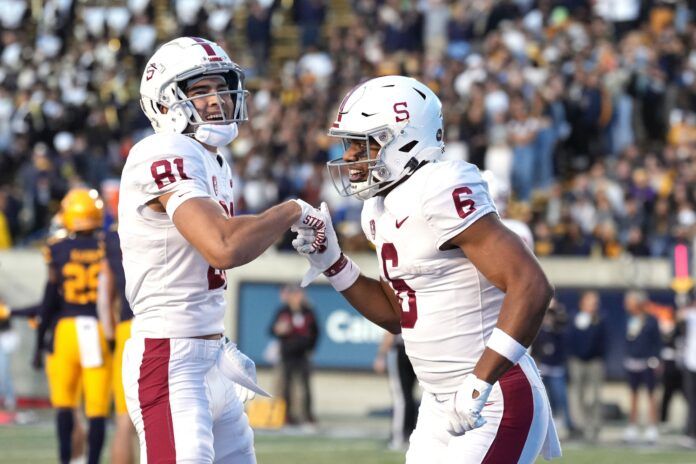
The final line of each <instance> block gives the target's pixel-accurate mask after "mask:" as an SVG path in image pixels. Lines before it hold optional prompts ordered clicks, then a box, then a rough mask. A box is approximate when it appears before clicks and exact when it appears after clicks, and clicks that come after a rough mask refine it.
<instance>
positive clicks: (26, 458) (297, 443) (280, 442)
mask: <svg viewBox="0 0 696 464" xmlns="http://www.w3.org/2000/svg"><path fill="white" fill-rule="evenodd" d="M356 432H359V431H356ZM332 435H333V434H332V433H331V432H328V433H326V432H324V431H320V432H318V433H315V434H302V433H292V434H285V433H265V432H260V433H257V436H256V450H257V457H258V462H259V463H260V464H324V463H326V464H397V463H403V462H404V459H403V454H402V453H399V452H395V451H388V450H386V449H385V441H384V439H382V438H381V437H380V438H356V437H339V436H332ZM564 453H565V456H564V457H563V458H562V459H561V460H558V461H555V462H563V463H572V464H687V463H692V464H693V463H696V451H689V450H679V449H673V450H668V449H665V448H661V447H638V448H635V449H630V448H626V447H623V446H619V445H612V444H603V445H601V446H588V445H583V444H580V443H570V444H566V445H564ZM103 457H104V459H103V460H102V462H105V463H106V462H108V458H107V453H106V452H105V453H104V455H103ZM56 461H57V453H56V440H55V437H54V433H53V429H52V427H51V424H50V423H47V422H42V423H39V424H32V425H22V426H0V463H2V464H15V463H16V464H20V463H21V464H26V463H31V464H34V463H35V464H42V463H45V464H48V463H55V462H56ZM539 462H546V461H543V460H539Z"/></svg>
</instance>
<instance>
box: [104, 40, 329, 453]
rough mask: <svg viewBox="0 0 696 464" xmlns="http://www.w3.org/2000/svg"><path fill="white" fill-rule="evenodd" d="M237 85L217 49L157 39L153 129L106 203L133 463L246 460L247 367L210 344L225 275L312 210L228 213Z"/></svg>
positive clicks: (249, 440) (242, 115) (149, 73)
mask: <svg viewBox="0 0 696 464" xmlns="http://www.w3.org/2000/svg"><path fill="white" fill-rule="evenodd" d="M243 84H244V74H243V72H242V70H241V69H240V68H239V66H237V64H235V63H234V62H232V61H231V60H230V58H229V57H228V56H227V54H226V53H225V51H224V50H223V49H222V48H221V47H220V46H218V45H217V44H216V43H213V42H210V41H208V40H204V39H200V38H196V37H181V38H178V39H175V40H173V41H171V42H168V43H166V44H164V45H163V46H162V47H160V48H159V49H158V50H157V51H156V52H155V53H154V55H153V56H152V58H151V59H150V61H149V62H148V63H147V66H146V68H145V71H144V73H143V76H142V80H141V86H140V93H141V101H140V102H141V107H142V109H143V111H144V112H145V114H146V115H147V116H148V118H149V119H150V121H151V123H152V126H153V127H154V129H155V132H156V133H155V134H154V135H151V136H149V137H147V138H145V139H143V140H142V141H140V142H139V143H138V144H136V145H135V146H134V147H133V148H132V150H131V152H130V154H129V156H128V160H127V162H126V166H125V167H124V169H123V174H122V178H121V187H120V202H119V208H118V212H119V227H118V233H119V236H120V238H121V249H122V251H123V266H124V270H125V275H126V296H127V299H128V302H129V303H130V305H131V307H132V309H133V313H134V314H135V318H134V320H133V325H132V335H131V339H130V340H128V342H127V343H126V347H125V350H124V355H123V357H124V359H123V385H124V389H125V393H126V403H127V407H128V413H129V415H130V417H131V419H132V420H133V423H134V425H135V427H136V430H137V431H138V436H139V439H140V447H141V453H140V454H141V462H142V463H145V462H147V463H156V462H157V463H159V462H167V463H172V462H196V463H212V462H219V463H235V464H237V463H241V464H247V463H255V462H256V458H255V455H254V445H253V434H252V431H251V429H250V427H249V425H248V420H247V417H246V415H245V414H244V410H243V406H242V403H241V401H240V398H239V396H240V394H242V395H244V396H245V397H246V396H248V392H246V391H244V390H242V389H240V388H239V385H242V386H243V387H247V388H250V389H252V390H255V391H258V392H263V391H262V390H261V389H260V388H258V386H257V385H255V378H256V373H255V367H254V364H253V362H252V361H251V360H250V359H248V358H247V357H246V356H244V355H243V354H241V353H240V352H239V350H238V349H237V348H236V346H235V345H234V344H233V343H230V342H227V343H225V342H224V339H223V337H222V333H223V330H224V327H223V315H224V312H225V307H226V305H225V301H224V296H223V295H224V291H225V288H226V280H225V271H224V270H225V269H229V268H232V267H236V266H241V265H243V264H245V263H248V262H249V261H251V260H253V259H255V258H256V257H257V256H259V255H260V254H261V253H262V252H263V251H264V250H266V249H267V248H268V247H269V246H270V245H271V244H272V243H273V242H275V241H276V240H277V239H278V238H279V237H280V236H281V235H282V234H283V233H284V231H285V230H287V229H288V228H289V227H290V226H292V225H293V224H295V223H299V221H304V222H305V223H308V222H309V223H311V222H312V221H311V220H310V219H311V218H310V215H311V214H312V213H315V212H317V213H318V211H316V210H315V209H314V208H312V207H311V206H310V205H308V204H307V203H304V202H301V201H295V200H293V201H288V202H285V203H282V204H280V205H278V206H274V207H272V208H270V209H269V210H267V211H265V212H264V213H262V214H259V215H253V216H252V215H249V216H234V205H233V195H232V175H231V170H230V167H229V165H228V164H227V162H226V161H225V160H224V159H223V157H222V156H221V155H220V154H219V153H218V147H220V146H223V145H226V144H228V143H230V142H231V141H232V140H233V139H234V138H235V136H236V135H237V124H238V123H239V122H241V121H244V120H246V106H245V97H246V93H247V92H246V91H245V90H244V85H243ZM230 379H232V380H234V381H235V382H236V384H235V383H233V382H232V381H231V380H230Z"/></svg>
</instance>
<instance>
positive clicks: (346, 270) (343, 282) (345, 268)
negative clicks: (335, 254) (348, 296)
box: [324, 253, 360, 292]
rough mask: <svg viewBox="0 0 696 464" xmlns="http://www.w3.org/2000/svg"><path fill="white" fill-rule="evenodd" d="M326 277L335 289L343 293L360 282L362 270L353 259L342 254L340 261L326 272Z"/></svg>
mask: <svg viewBox="0 0 696 464" xmlns="http://www.w3.org/2000/svg"><path fill="white" fill-rule="evenodd" d="M324 275H325V276H326V278H327V279H328V280H329V283H330V284H331V285H332V286H333V288H335V289H336V290H337V291H339V292H342V291H343V290H346V289H347V288H348V287H350V286H351V285H353V284H354V283H355V281H356V280H358V277H360V268H359V267H358V265H357V264H355V262H353V260H352V259H350V258H349V257H347V256H346V255H344V254H343V253H341V256H340V257H339V258H338V261H336V262H335V263H334V264H333V265H332V266H331V267H330V268H328V269H327V270H325V271H324Z"/></svg>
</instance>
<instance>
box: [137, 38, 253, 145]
mask: <svg viewBox="0 0 696 464" xmlns="http://www.w3.org/2000/svg"><path fill="white" fill-rule="evenodd" d="M213 75H217V76H222V77H223V78H224V79H225V81H226V82H227V85H228V89H229V90H225V91H220V92H216V93H215V95H216V96H217V98H218V104H219V106H220V108H221V109H222V110H223V111H222V115H221V117H220V119H219V120H215V121H206V120H203V118H202V117H201V115H199V114H198V112H197V111H196V108H195V106H194V105H193V103H192V100H194V99H195V98H203V97H209V96H210V94H208V95H197V96H195V97H193V98H187V96H186V93H185V86H186V85H187V83H191V82H192V80H194V79H196V78H204V77H207V76H213ZM247 94H248V92H247V91H246V90H245V89H244V72H243V71H242V68H240V67H239V66H238V65H237V64H236V63H235V62H233V61H232V60H230V57H229V56H227V53H225V51H224V50H223V49H222V47H220V46H219V45H218V44H216V43H215V42H210V41H208V40H205V39H200V38H198V37H179V38H178V39H174V40H172V41H170V42H167V43H166V44H164V45H162V46H161V47H160V48H159V49H157V51H156V52H155V53H154V55H152V58H150V60H149V61H148V63H147V65H146V66H145V71H144V72H143V77H142V79H141V81H140V106H141V108H142V109H143V111H144V112H145V115H146V116H147V117H148V119H150V122H151V123H152V127H153V128H154V129H155V132H158V133H178V134H186V135H190V136H193V137H194V138H196V139H198V140H199V141H201V142H204V143H210V141H211V140H209V137H208V136H209V134H210V133H211V132H218V133H219V132H221V131H222V132H225V133H227V134H229V133H231V132H234V135H235V136H236V133H237V123H238V122H241V121H246V120H247V112H246V95H247ZM228 95H229V97H230V98H231V99H232V102H233V104H234V107H233V109H232V111H225V108H226V105H225V104H224V103H223V101H224V100H223V97H227V96H228ZM165 108H166V110H164V109H165ZM163 110H164V111H163ZM226 113H229V114H226ZM189 127H190V129H188V132H185V131H187V128H189ZM213 138H214V137H213ZM218 138H219V137H218ZM228 138H229V137H228ZM232 138H234V137H232ZM201 139H203V140H201ZM211 139H212V138H211ZM229 142H231V140H230V141H228V142H227V143H229ZM211 144H212V145H215V144H214V143H211Z"/></svg>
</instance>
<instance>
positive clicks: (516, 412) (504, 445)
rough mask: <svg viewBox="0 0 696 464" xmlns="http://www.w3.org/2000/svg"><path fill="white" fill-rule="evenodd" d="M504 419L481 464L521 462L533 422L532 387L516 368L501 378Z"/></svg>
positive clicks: (518, 367)
mask: <svg viewBox="0 0 696 464" xmlns="http://www.w3.org/2000/svg"><path fill="white" fill-rule="evenodd" d="M500 389H501V390H502V391H503V417H502V419H501V421H500V426H498V432H497V433H496V434H495V438H494V439H493V443H492V444H491V447H490V448H489V449H488V453H486V457H485V458H483V461H482V463H481V464H502V463H505V464H509V463H515V462H517V461H518V460H519V459H520V456H521V455H522V450H523V449H524V445H525V443H526V442H527V436H528V435H529V429H530V428H531V427H532V420H533V419H534V398H533V397H532V386H531V385H530V384H529V380H528V379H527V376H525V375H524V371H523V370H522V368H521V367H520V366H519V365H516V366H514V367H512V368H511V369H510V370H508V371H507V372H506V373H505V375H504V376H503V377H502V378H501V379H500Z"/></svg>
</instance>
